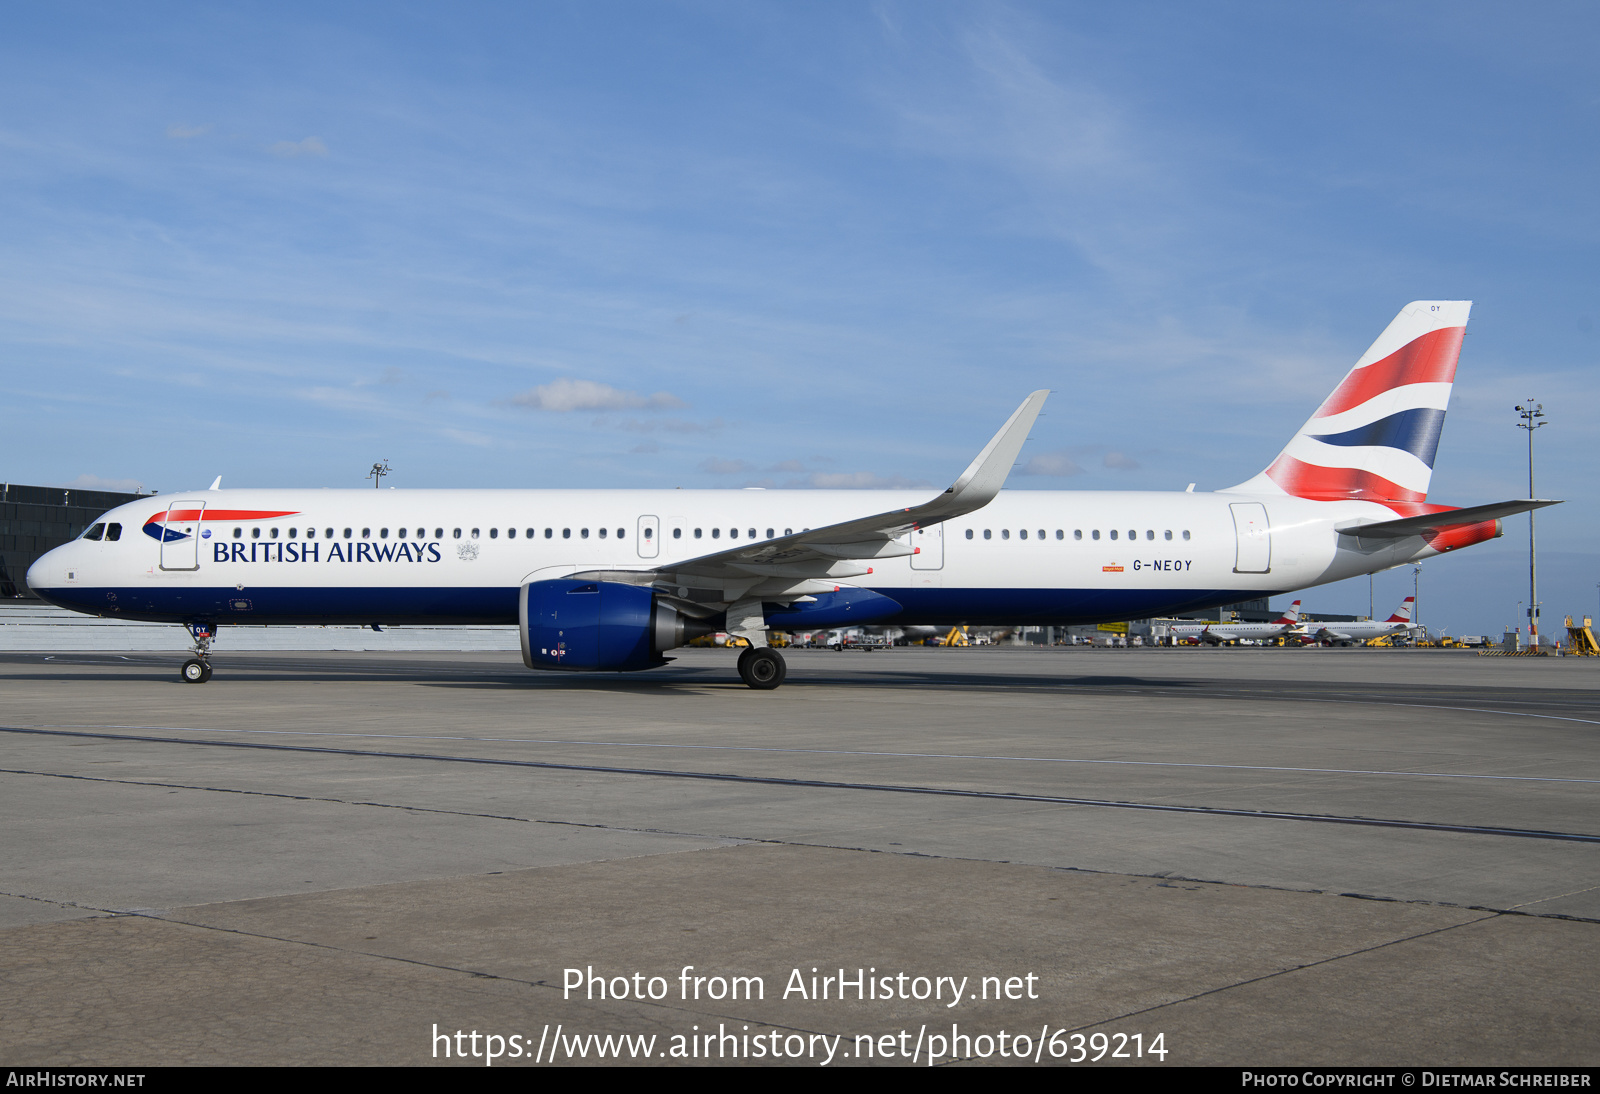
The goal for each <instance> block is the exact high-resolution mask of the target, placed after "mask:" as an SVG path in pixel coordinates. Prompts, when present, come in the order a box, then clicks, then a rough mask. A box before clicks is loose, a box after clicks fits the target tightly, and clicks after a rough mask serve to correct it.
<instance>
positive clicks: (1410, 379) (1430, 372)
mask: <svg viewBox="0 0 1600 1094" xmlns="http://www.w3.org/2000/svg"><path fill="white" fill-rule="evenodd" d="M1466 333H1467V328H1466V327H1445V328H1443V329H1442V330H1435V331H1429V332H1428V333H1427V334H1424V335H1423V336H1422V337H1420V338H1415V339H1413V340H1411V341H1410V342H1407V343H1406V344H1405V345H1403V346H1401V347H1400V348H1399V349H1397V350H1395V351H1394V352H1393V353H1391V354H1389V356H1387V357H1385V358H1383V359H1382V360H1379V361H1374V362H1373V363H1372V364H1370V365H1368V366H1366V367H1365V368H1358V369H1356V370H1355V371H1354V372H1352V373H1350V375H1348V376H1346V377H1345V378H1344V383H1342V384H1340V385H1339V386H1338V387H1337V388H1335V389H1334V391H1333V394H1332V395H1329V396H1328V398H1327V400H1326V401H1324V402H1323V404H1322V405H1321V406H1320V407H1318V408H1317V412H1316V414H1315V415H1313V417H1317V418H1326V417H1328V416H1329V415H1330V414H1339V413H1342V412H1343V411H1346V410H1349V409H1350V408H1351V407H1353V406H1360V405H1361V404H1362V403H1364V402H1366V401H1367V400H1368V399H1370V398H1372V397H1373V396H1374V395H1382V394H1383V393H1384V392H1385V391H1388V390H1390V389H1391V388H1397V387H1403V386H1404V385H1406V384H1448V383H1450V382H1452V381H1453V380H1454V379H1455V378H1456V358H1458V357H1459V356H1460V355H1461V338H1462V336H1463V335H1465V334H1466Z"/></svg>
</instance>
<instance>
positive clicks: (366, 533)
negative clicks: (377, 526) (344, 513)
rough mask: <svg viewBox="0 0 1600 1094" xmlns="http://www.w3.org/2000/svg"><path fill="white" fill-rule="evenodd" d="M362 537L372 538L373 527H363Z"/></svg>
mask: <svg viewBox="0 0 1600 1094" xmlns="http://www.w3.org/2000/svg"><path fill="white" fill-rule="evenodd" d="M361 538H362V539H371V538H372V529H371V528H363V529H361Z"/></svg>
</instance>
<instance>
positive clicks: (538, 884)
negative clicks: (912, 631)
mask: <svg viewBox="0 0 1600 1094" xmlns="http://www.w3.org/2000/svg"><path fill="white" fill-rule="evenodd" d="M180 659H181V658H179V657H177V656H173V655H170V654H161V653H149V652H146V653H129V654H125V655H119V654H111V653H89V652H63V653H57V654H48V653H27V652H10V653H3V654H0V697H3V705H0V826H3V827H0V831H3V833H4V837H5V838H4V840H3V841H0V879H3V880H0V984H3V986H4V992H3V994H0V1064H7V1065H28V1066H33V1065H49V1064H93V1065H130V1066H148V1065H157V1064H180V1063H269V1064H289V1063H354V1064H359V1063H382V1064H431V1063H439V1064H444V1063H450V1064H457V1063H464V1064H468V1065H475V1066H483V1065H484V1064H485V1063H487V1062H489V1060H488V1058H487V1056H488V1054H489V1053H492V1052H499V1053H501V1055H500V1056H499V1057H498V1058H496V1059H495V1060H494V1063H495V1064H497V1065H499V1066H517V1065H522V1064H529V1063H534V1062H535V1061H537V1062H540V1063H544V1062H549V1061H550V1059H551V1057H552V1055H554V1057H555V1059H556V1060H557V1062H561V1063H565V1062H567V1061H568V1059H569V1058H570V1057H577V1055H578V1053H579V1052H582V1053H584V1055H583V1056H582V1057H581V1058H580V1059H581V1060H582V1061H587V1062H596V1061H597V1060H599V1059H601V1058H602V1057H601V1055H600V1054H601V1053H602V1052H603V1053H605V1056H604V1061H605V1062H612V1059H613V1056H616V1055H620V1056H621V1058H622V1060H623V1062H629V1061H630V1060H631V1061H632V1062H636V1063H646V1062H649V1063H657V1064H663V1063H672V1062H675V1061H678V1060H680V1059H683V1060H687V1061H689V1062H702V1063H703V1062H706V1061H707V1057H708V1056H709V1059H710V1062H712V1063H719V1062H721V1063H729V1062H758V1063H767V1062H772V1060H773V1057H774V1056H775V1055H776V1056H777V1057H778V1058H779V1059H780V1060H784V1061H787V1062H790V1063H807V1064H811V1065H818V1064H824V1063H826V1064H827V1065H828V1066H845V1065H849V1064H857V1063H868V1062H871V1063H883V1062H896V1063H912V1062H915V1063H917V1064H926V1063H929V1062H935V1063H950V1062H961V1061H971V1062H977V1063H1001V1062H1004V1063H1017V1062H1020V1058H1026V1059H1027V1060H1029V1061H1032V1060H1034V1059H1037V1060H1039V1061H1040V1062H1057V1063H1071V1062H1094V1057H1095V1056H1096V1055H1097V1054H1099V1055H1101V1056H1102V1058H1101V1060H1100V1062H1102V1063H1123V1064H1144V1065H1157V1066H1159V1065H1160V1064H1162V1063H1166V1064H1235V1065H1270V1064H1282V1065H1299V1064H1348V1065H1356V1064H1372V1065H1378V1064H1382V1065H1391V1064H1393V1065H1401V1064H1412V1065H1448V1064H1485V1065H1506V1064H1529V1065H1571V1064H1588V1065H1593V1064H1595V1063H1596V1062H1597V1057H1600V1046H1597V1044H1596V1036H1595V1033H1594V1030H1595V1029H1596V1028H1597V1022H1596V1019H1597V1017H1600V986H1597V984H1596V978H1595V976H1594V975H1593V972H1592V970H1593V969H1594V968H1596V967H1600V812H1597V809H1596V805H1597V804H1600V793H1597V792H1600V751H1597V749H1596V747H1595V746H1596V737H1597V732H1600V692H1597V687H1596V685H1597V682H1600V681H1597V673H1600V666H1597V665H1594V664H1591V663H1589V662H1587V661H1586V660H1582V659H1571V658H1567V659H1559V660H1558V659H1553V658H1540V659H1532V658H1526V659H1520V658H1517V659H1514V658H1478V657H1476V656H1473V655H1471V654H1464V653H1459V652H1454V651H1380V650H1365V649H1358V650H1349V651H1338V650H1248V649H1242V650H1202V649H1182V650H1087V649H1082V648H1079V649H1009V648H998V649H968V650H938V649H922V648H912V649H906V650H896V651H892V652H878V653H870V654H864V653H832V652H830V651H793V652H790V653H789V654H788V660H789V664H790V672H789V680H788V683H787V684H786V685H785V686H784V687H783V688H781V689H779V690H777V691H775V692H765V693H760V692H752V691H750V690H748V689H746V688H744V687H743V686H742V685H740V684H738V682H737V677H736V676H735V674H734V672H733V664H732V662H733V657H732V655H731V653H728V652H724V651H716V650H705V651H701V650H688V651H679V658H678V660H677V661H676V662H674V664H673V665H672V666H670V667H668V668H666V669H663V670H657V671H655V672H652V673H645V674H637V675H628V676H617V675H605V676H600V675H591V676H584V675H564V674H538V673H530V672H528V671H526V670H524V669H523V668H522V666H521V664H520V661H519V660H518V658H517V657H516V656H515V655H514V654H510V655H508V654H505V653H497V652H474V653H464V654H439V653H431V654H429V653H396V652H383V653H364V654H363V653H304V652H301V653H290V652H228V651H227V650H226V649H224V650H223V651H222V652H220V653H219V654H218V655H217V656H216V658H215V663H216V666H217V671H216V676H215V677H214V679H213V680H212V681H211V682H210V683H209V684H205V685H186V684H182V683H180V682H179V681H178V677H177V665H178V662H179V660H180ZM690 966H692V968H691V969H689V971H687V972H685V971H684V970H685V969H686V967H690ZM568 970H581V971H574V972H569V971H568ZM813 970H815V972H813ZM858 970H866V971H865V972H864V973H862V972H859V971H858ZM636 974H637V975H636ZM813 977H814V978H815V979H813ZM830 977H831V980H829V979H828V978H830ZM573 978H579V979H582V980H583V982H584V984H585V986H584V987H579V988H577V989H576V990H567V989H566V988H565V985H566V984H567V983H569V982H570V981H571V980H572V979H573ZM696 978H700V979H699V980H698V982H697V979H696ZM736 978H737V979H736ZM841 980H843V981H844V983H845V985H846V988H845V991H844V998H842V999H841V998H840V988H839V984H840V981H841ZM857 983H859V984H860V985H861V986H860V987H859V988H858V987H857V986H856V984H857ZM596 985H601V986H600V989H599V990H600V991H603V992H604V995H603V997H602V996H600V995H597V991H596ZM619 994H620V995H621V996H622V997H621V998H617V997H616V996H618V995H619ZM747 995H748V998H747V997H746V996H747ZM957 995H958V996H959V998H953V996H957ZM922 996H926V997H925V998H924V997H922ZM558 1027H559V1032H560V1036H559V1037H558V1036H557V1030H558ZM457 1031H460V1032H461V1033H462V1037H461V1038H459V1039H457V1038H456V1037H455V1034H456V1033H457ZM473 1031H476V1032H477V1034H478V1037H477V1039H476V1040H474V1039H473V1037H472V1033H473ZM1002 1033H1004V1037H1002V1036H1001V1034H1002ZM591 1035H594V1036H595V1037H599V1038H604V1037H606V1036H608V1035H628V1036H629V1037H630V1038H654V1040H653V1041H648V1043H647V1042H646V1041H645V1040H628V1041H625V1042H618V1041H612V1042H609V1043H608V1042H604V1041H601V1040H595V1039H592V1037H591ZM708 1035H709V1036H710V1038H711V1039H710V1040H709V1041H707V1040H704V1038H706V1037H707V1036H708ZM1019 1036H1020V1037H1021V1038H1022V1040H1018V1037H1019ZM1158 1038H1159V1039H1158ZM1024 1042H1025V1044H1024ZM475 1051H476V1053H477V1054H476V1055H474V1052H475ZM1119 1051H1120V1052H1121V1053H1123V1054H1124V1055H1122V1056H1120V1057H1118V1056H1115V1055H1114V1054H1115V1053H1117V1052H1119ZM462 1052H465V1058H464V1059H463V1058H462V1057H461V1053H462ZM930 1055H932V1056H933V1059H932V1060H930ZM1080 1058H1082V1059H1080ZM573 1062H579V1059H574V1061H573Z"/></svg>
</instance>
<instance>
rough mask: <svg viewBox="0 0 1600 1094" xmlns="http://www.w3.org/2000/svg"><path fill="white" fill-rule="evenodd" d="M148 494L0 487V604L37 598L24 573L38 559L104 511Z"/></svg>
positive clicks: (61, 488) (64, 488) (72, 537)
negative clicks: (5, 601) (30, 588)
mask: <svg viewBox="0 0 1600 1094" xmlns="http://www.w3.org/2000/svg"><path fill="white" fill-rule="evenodd" d="M151 496H152V495H151V494H119V493H117V492H115V491H112V490H74V489H69V488H66V487H60V486H18V485H16V484H15V483H5V484H0V600H4V599H34V600H36V599H38V598H37V597H35V596H34V595H33V593H32V591H31V590H29V588H28V582H27V575H28V567H29V566H32V565H33V564H34V562H35V561H36V560H37V559H38V558H39V556H40V555H42V554H44V553H45V552H46V551H49V550H51V549H52V548H55V547H59V546H61V545H62V544H63V543H66V542H67V541H68V540H72V539H76V538H77V537H78V536H81V535H82V534H83V530H84V529H85V528H87V527H89V525H91V524H93V523H94V522H95V518H97V517H98V516H100V514H101V513H104V512H105V511H106V510H107V509H115V508H116V507H117V506H119V505H122V504H124V503H126V502H130V501H135V500H137V499H139V498H141V497H151Z"/></svg>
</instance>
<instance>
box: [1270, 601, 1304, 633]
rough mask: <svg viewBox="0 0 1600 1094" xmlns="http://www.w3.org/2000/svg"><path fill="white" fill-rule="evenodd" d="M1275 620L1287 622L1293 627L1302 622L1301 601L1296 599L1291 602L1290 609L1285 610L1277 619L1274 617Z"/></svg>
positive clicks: (1276, 621)
mask: <svg viewBox="0 0 1600 1094" xmlns="http://www.w3.org/2000/svg"><path fill="white" fill-rule="evenodd" d="M1273 622H1274V623H1287V624H1288V625H1289V626H1291V627H1292V626H1294V625H1295V624H1296V623H1298V622H1300V602H1299V601H1298V600H1296V601H1295V602H1294V603H1293V604H1290V605H1289V610H1288V611H1286V612H1284V613H1283V614H1282V615H1281V616H1279V617H1278V618H1277V619H1274V620H1273Z"/></svg>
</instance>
